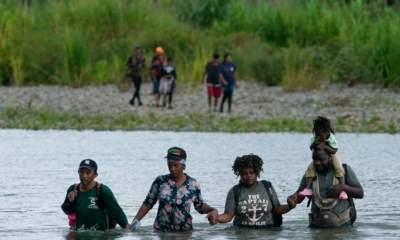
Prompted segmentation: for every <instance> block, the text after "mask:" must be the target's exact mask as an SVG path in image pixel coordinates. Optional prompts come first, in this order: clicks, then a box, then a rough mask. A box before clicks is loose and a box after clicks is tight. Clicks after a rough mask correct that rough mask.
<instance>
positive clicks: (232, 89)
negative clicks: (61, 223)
mask: <svg viewBox="0 0 400 240" xmlns="http://www.w3.org/2000/svg"><path fill="white" fill-rule="evenodd" d="M228 88H230V89H231V91H232V92H233V91H235V85H229V86H222V91H223V92H225V91H226V90H228Z"/></svg>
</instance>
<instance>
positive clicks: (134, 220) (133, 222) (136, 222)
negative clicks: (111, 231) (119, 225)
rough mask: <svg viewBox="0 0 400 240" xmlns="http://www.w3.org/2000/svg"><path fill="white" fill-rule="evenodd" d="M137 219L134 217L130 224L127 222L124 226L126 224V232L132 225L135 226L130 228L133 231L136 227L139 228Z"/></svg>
mask: <svg viewBox="0 0 400 240" xmlns="http://www.w3.org/2000/svg"><path fill="white" fill-rule="evenodd" d="M139 222H140V221H139V220H137V219H136V218H135V219H133V221H132V223H131V224H127V225H126V226H127V229H126V230H127V231H128V232H130V231H131V229H132V227H133V226H135V225H136V226H135V228H134V229H133V230H132V232H134V231H136V230H137V229H138V228H139Z"/></svg>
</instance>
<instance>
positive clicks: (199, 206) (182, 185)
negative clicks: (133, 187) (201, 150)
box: [130, 147, 218, 232]
mask: <svg viewBox="0 0 400 240" xmlns="http://www.w3.org/2000/svg"><path fill="white" fill-rule="evenodd" d="M165 158H166V159H167V162H168V169H169V172H170V174H167V175H163V176H159V177H157V178H156V179H155V180H154V182H153V184H152V185H151V188H150V190H149V192H148V194H147V197H146V199H145V200H144V202H143V204H142V206H141V207H140V209H139V211H138V213H137V214H136V217H135V218H134V220H133V221H132V223H131V225H130V226H131V227H133V226H134V225H135V224H136V223H138V222H139V221H140V220H142V218H143V217H144V216H146V214H147V213H148V212H149V211H150V209H152V208H153V207H154V205H155V204H156V203H157V201H159V206H158V212H157V216H156V219H155V221H154V231H155V232H174V231H187V230H191V229H193V226H192V219H193V218H192V216H191V215H190V207H191V206H193V207H194V208H195V209H196V211H197V212H199V213H200V214H207V216H206V218H208V220H209V222H210V224H211V225H214V224H216V223H217V217H218V211H217V210H216V209H215V208H213V207H210V206H209V205H207V204H206V203H205V202H204V201H203V198H202V196H201V191H200V185H199V183H198V182H197V181H196V180H195V179H194V178H191V177H190V176H189V175H187V174H185V173H184V172H183V171H184V170H185V169H186V152H185V150H183V149H182V148H179V147H172V148H170V149H168V153H167V156H166V157H165Z"/></svg>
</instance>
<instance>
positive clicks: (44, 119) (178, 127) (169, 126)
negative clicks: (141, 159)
mask: <svg viewBox="0 0 400 240" xmlns="http://www.w3.org/2000/svg"><path fill="white" fill-rule="evenodd" d="M311 127H312V126H311V123H310V121H309V120H303V119H286V118H284V119H269V118H266V119H254V120H249V119H246V118H244V117H242V116H237V115H230V116H227V117H223V116H220V115H213V114H206V113H193V114H189V115H178V116H166V115H158V114H156V113H154V112H150V113H149V114H148V115H147V116H139V115H136V114H133V113H124V114H78V113H68V112H58V111H53V110H48V109H36V110H35V109H21V108H7V109H3V110H0V128H14V129H31V130H39V129H60V130H64V129H75V130H79V131H80V130H85V129H94V130H98V131H114V130H126V131H134V130H167V131H197V132H230V133H240V132H302V133H309V132H310V129H311ZM335 129H336V131H337V132H365V133H376V132H384V133H397V132H398V129H400V121H391V122H389V123H387V122H384V121H381V120H380V119H378V118H376V117H372V118H371V119H369V120H364V121H351V120H343V119H338V120H337V121H336V123H335Z"/></svg>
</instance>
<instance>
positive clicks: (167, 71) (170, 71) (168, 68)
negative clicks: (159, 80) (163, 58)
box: [161, 65, 176, 79]
mask: <svg viewBox="0 0 400 240" xmlns="http://www.w3.org/2000/svg"><path fill="white" fill-rule="evenodd" d="M161 75H162V76H165V75H172V76H173V77H174V79H176V71H175V67H174V66H173V65H164V66H163V69H162V73H161Z"/></svg>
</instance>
